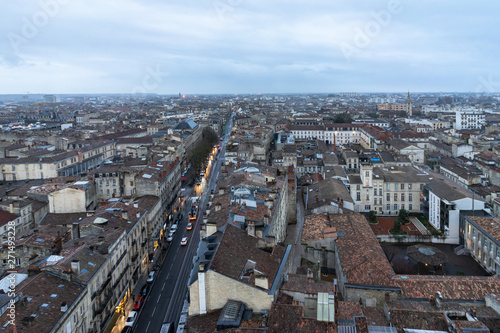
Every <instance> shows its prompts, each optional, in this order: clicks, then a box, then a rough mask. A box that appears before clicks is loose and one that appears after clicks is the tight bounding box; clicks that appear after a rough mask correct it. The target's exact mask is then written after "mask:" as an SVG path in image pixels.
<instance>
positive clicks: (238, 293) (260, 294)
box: [189, 270, 274, 316]
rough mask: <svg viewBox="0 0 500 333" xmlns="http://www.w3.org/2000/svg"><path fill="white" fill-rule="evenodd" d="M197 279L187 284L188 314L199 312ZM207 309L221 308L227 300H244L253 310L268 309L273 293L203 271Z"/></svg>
mask: <svg viewBox="0 0 500 333" xmlns="http://www.w3.org/2000/svg"><path fill="white" fill-rule="evenodd" d="M198 282H199V280H196V281H195V283H193V284H192V285H191V286H189V298H190V301H191V303H190V304H189V315H190V316H191V315H195V314H199V313H200V304H199V297H200V295H199V285H198ZM205 284H206V289H205V290H206V305H207V311H208V312H210V311H212V310H216V309H222V308H223V307H224V305H225V304H226V303H227V301H228V300H236V301H241V302H244V303H245V304H246V305H247V306H248V307H250V308H252V309H253V311H254V312H261V311H263V310H269V309H270V308H271V305H272V303H273V301H274V295H268V294H267V292H266V291H264V290H262V289H259V288H255V287H252V286H249V285H247V284H245V283H242V282H239V281H236V280H234V279H231V278H228V277H227V276H224V275H222V274H219V273H217V272H214V271H211V270H209V271H207V272H205Z"/></svg>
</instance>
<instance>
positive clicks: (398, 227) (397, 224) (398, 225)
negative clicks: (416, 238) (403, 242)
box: [390, 218, 403, 235]
mask: <svg viewBox="0 0 500 333" xmlns="http://www.w3.org/2000/svg"><path fill="white" fill-rule="evenodd" d="M390 232H391V233H392V234H395V235H399V234H401V233H402V232H403V229H401V220H400V219H399V218H398V219H396V221H394V225H393V226H392V229H391V230H390Z"/></svg>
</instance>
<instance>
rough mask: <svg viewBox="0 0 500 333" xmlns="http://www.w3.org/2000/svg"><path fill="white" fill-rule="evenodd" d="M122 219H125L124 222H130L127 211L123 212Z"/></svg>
mask: <svg viewBox="0 0 500 333" xmlns="http://www.w3.org/2000/svg"><path fill="white" fill-rule="evenodd" d="M122 218H123V219H124V220H128V211H126V210H122Z"/></svg>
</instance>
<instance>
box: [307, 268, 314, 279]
mask: <svg viewBox="0 0 500 333" xmlns="http://www.w3.org/2000/svg"><path fill="white" fill-rule="evenodd" d="M313 277H314V275H313V272H312V270H311V268H308V269H307V282H312V280H313Z"/></svg>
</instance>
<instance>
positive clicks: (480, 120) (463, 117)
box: [455, 110, 486, 130]
mask: <svg viewBox="0 0 500 333" xmlns="http://www.w3.org/2000/svg"><path fill="white" fill-rule="evenodd" d="M485 123H486V115H485V113H484V111H482V110H457V111H455V129H456V130H463V129H481V128H482V127H483V126H484V125H485Z"/></svg>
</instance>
